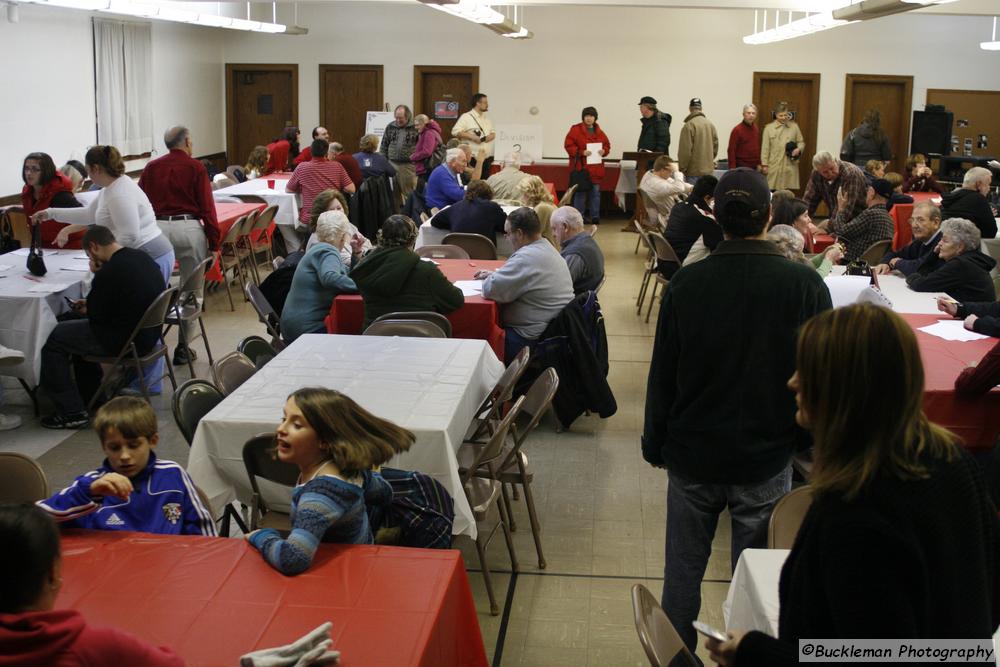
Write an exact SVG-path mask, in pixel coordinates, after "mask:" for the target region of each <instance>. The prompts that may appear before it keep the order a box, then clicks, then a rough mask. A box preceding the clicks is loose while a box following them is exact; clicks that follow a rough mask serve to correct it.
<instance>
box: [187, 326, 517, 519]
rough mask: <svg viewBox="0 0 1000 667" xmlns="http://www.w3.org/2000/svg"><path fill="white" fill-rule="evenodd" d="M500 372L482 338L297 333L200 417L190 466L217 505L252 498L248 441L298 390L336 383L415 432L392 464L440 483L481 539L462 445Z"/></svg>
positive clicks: (268, 426)
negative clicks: (465, 481)
mask: <svg viewBox="0 0 1000 667" xmlns="http://www.w3.org/2000/svg"><path fill="white" fill-rule="evenodd" d="M502 373H503V364H502V363H500V361H498V360H497V358H496V355H495V354H493V350H492V349H490V347H489V345H488V344H487V343H486V341H482V340H465V339H457V338H455V339H452V338H448V339H431V338H397V337H393V338H385V337H380V336H338V335H323V334H311V335H304V336H300V337H299V338H297V339H296V340H295V342H294V343H292V344H291V345H290V346H289V347H288V348H287V349H285V350H283V351H282V352H281V353H280V354H279V355H278V356H277V357H275V358H274V359H272V360H271V361H270V362H269V363H268V364H267V365H266V366H264V367H263V368H262V369H260V370H259V371H257V373H256V374H255V375H254V376H253V377H251V378H250V379H249V380H247V381H246V383H244V384H243V385H242V386H241V387H240V388H239V389H237V390H236V391H235V392H233V393H232V394H230V395H229V396H227V397H226V399H225V400H224V401H223V402H222V403H220V404H219V405H218V406H216V408H215V409H214V410H212V411H211V412H210V413H208V415H206V416H205V417H204V418H203V419H202V420H201V422H199V424H198V430H197V432H196V433H195V437H194V443H193V444H192V446H191V456H190V458H189V460H188V471H189V472H190V473H191V477H192V478H193V479H194V481H195V483H196V484H197V485H198V486H199V488H201V490H202V491H204V492H205V493H206V494H207V495H208V498H209V502H210V503H211V505H212V508H213V509H214V510H215V511H216V512H219V511H220V510H221V508H222V507H223V506H224V505H225V504H226V503H229V502H230V501H232V500H233V499H234V498H237V497H238V498H239V499H241V500H243V501H246V500H247V499H249V497H250V493H251V491H250V484H249V480H248V479H247V475H246V469H245V468H244V466H243V459H242V451H243V443H244V442H246V441H247V440H248V439H249V438H250V437H252V436H254V435H257V434H259V433H264V432H268V431H273V430H274V429H275V428H276V426H277V425H278V422H279V421H280V417H281V410H282V407H283V406H284V404H285V399H286V398H287V397H288V395H289V394H290V393H292V392H293V391H295V390H296V389H299V388H300V387H306V386H323V387H329V388H331V389H337V390H339V391H342V392H344V393H345V394H347V395H348V396H350V397H351V398H353V399H354V400H356V401H357V402H358V403H359V404H361V405H362V406H363V407H364V408H366V409H368V410H370V411H371V412H372V413H374V414H376V415H378V416H380V417H384V418H385V419H388V420H390V421H393V422H395V423H397V424H399V425H400V426H403V427H405V428H408V429H410V430H411V431H413V433H414V434H415V435H416V437H417V441H416V443H415V444H414V445H413V447H412V448H411V449H410V451H409V452H406V453H404V454H402V455H400V456H397V457H396V458H394V459H393V460H392V461H391V462H390V463H388V464H387V465H388V466H389V467H393V468H402V469H404V470H418V471H420V472H423V473H426V474H428V475H431V476H433V477H434V478H435V479H437V480H438V481H439V482H441V483H442V484H443V485H444V486H445V488H446V489H448V492H449V493H451V494H452V497H453V498H454V501H455V526H454V532H455V534H466V535H470V536H473V537H474V536H475V535H476V524H475V521H474V519H473V517H472V511H471V509H470V507H469V504H468V501H467V499H466V497H465V494H464V493H463V491H462V487H461V483H460V481H459V477H458V465H457V462H456V459H455V452H456V451H457V449H458V447H459V446H460V445H461V444H462V438H463V436H464V435H465V431H466V429H467V428H468V426H469V423H470V422H471V421H472V417H473V413H474V412H475V410H476V408H477V407H479V404H480V403H481V402H482V400H483V398H485V397H486V395H487V393H489V390H490V389H491V388H492V387H493V386H494V385H495V384H496V381H497V380H499V379H500V375H501V374H502ZM262 493H264V494H265V499H268V498H272V496H269V495H268V494H267V493H265V492H264V490H263V489H262ZM283 496H284V497H283V498H282V499H280V500H278V501H277V502H275V501H274V500H272V501H271V502H270V503H269V504H272V505H274V506H275V507H276V508H280V507H281V506H282V505H284V506H285V507H287V504H288V502H289V499H290V496H289V494H287V493H284V494H283Z"/></svg>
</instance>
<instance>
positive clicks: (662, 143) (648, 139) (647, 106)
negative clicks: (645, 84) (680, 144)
mask: <svg viewBox="0 0 1000 667" xmlns="http://www.w3.org/2000/svg"><path fill="white" fill-rule="evenodd" d="M639 113H640V114H642V120H641V121H640V122H641V123H642V132H640V133H639V145H638V147H637V148H636V150H640V151H649V152H651V153H663V154H664V155H666V154H667V153H669V152H670V121H671V120H672V119H671V117H670V114H668V113H663V112H662V111H660V110H659V109H657V108H656V100H655V99H653V98H652V97H650V96H649V95H647V96H645V97H643V98H642V99H641V100H639Z"/></svg>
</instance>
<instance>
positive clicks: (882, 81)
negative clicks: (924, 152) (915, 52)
mask: <svg viewBox="0 0 1000 667" xmlns="http://www.w3.org/2000/svg"><path fill="white" fill-rule="evenodd" d="M912 108H913V77H912V76H890V75H883V74H848V75H847V87H846V90H845V96H844V136H845V137H846V136H847V133H848V132H850V131H851V130H852V129H853V128H855V127H857V126H858V125H859V124H860V123H861V121H862V119H863V118H864V116H865V113H867V112H868V110H869V109H878V110H879V113H880V115H881V116H882V131H883V132H885V134H886V136H887V137H889V146H890V147H891V148H892V161H891V163H890V165H889V167H888V168H887V169H886V171H895V172H899V173H900V174H902V173H903V165H904V164H905V163H906V157H907V147H908V146H909V143H910V110H911V109H912ZM831 152H832V151H831Z"/></svg>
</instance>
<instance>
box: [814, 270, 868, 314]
mask: <svg viewBox="0 0 1000 667" xmlns="http://www.w3.org/2000/svg"><path fill="white" fill-rule="evenodd" d="M823 282H825V283H826V286H827V289H829V290H830V300H831V301H833V307H834V308H841V307H843V306H847V305H850V304H852V303H857V302H858V301H859V300H860V299H861V295H862V294H863V293H864V291H865V290H867V289H868V287H869V286H870V285H871V278H869V277H868V276H827V277H826V278H824V279H823Z"/></svg>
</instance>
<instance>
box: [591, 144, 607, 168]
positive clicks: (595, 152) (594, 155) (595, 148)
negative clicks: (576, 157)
mask: <svg viewBox="0 0 1000 667" xmlns="http://www.w3.org/2000/svg"><path fill="white" fill-rule="evenodd" d="M603 149H604V144H602V143H601V142H599V141H598V142H596V143H592V144H587V150H588V151H590V155H588V156H587V164H601V161H602V160H603V159H604V157H603V156H602V155H601V151H602V150H603Z"/></svg>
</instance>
